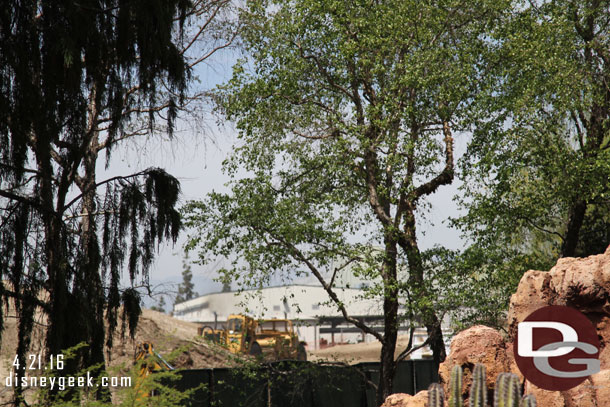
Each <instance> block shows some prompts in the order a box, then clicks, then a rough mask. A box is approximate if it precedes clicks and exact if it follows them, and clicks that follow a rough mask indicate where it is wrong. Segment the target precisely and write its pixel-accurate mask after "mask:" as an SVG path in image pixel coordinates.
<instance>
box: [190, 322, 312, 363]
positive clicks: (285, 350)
mask: <svg viewBox="0 0 610 407" xmlns="http://www.w3.org/2000/svg"><path fill="white" fill-rule="evenodd" d="M199 332H200V335H202V336H203V337H204V338H206V339H208V340H211V341H213V342H217V343H220V344H221V345H223V346H225V347H226V348H227V349H228V350H229V351H230V352H232V353H235V354H247V355H252V356H263V357H265V358H266V359H272V360H281V359H296V360H307V352H306V351H305V343H304V342H300V341H299V337H298V335H297V334H296V332H295V330H294V326H293V325H292V321H290V320H288V319H262V320H255V319H254V318H251V317H249V316H246V315H229V318H227V323H226V325H225V328H224V329H223V330H214V329H212V328H211V327H209V326H204V327H202V328H200V330H199Z"/></svg>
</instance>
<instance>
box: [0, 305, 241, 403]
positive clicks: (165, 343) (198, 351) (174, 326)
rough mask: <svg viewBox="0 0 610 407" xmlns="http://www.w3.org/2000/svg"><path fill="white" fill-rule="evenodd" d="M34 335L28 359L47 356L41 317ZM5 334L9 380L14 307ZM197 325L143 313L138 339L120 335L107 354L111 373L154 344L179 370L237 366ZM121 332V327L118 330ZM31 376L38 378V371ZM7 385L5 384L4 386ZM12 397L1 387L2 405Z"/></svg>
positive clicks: (2, 352) (1, 351) (3, 368)
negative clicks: (141, 348)
mask: <svg viewBox="0 0 610 407" xmlns="http://www.w3.org/2000/svg"><path fill="white" fill-rule="evenodd" d="M36 320H37V322H36V324H35V328H34V330H33V332H32V335H31V338H32V345H31V347H30V350H29V351H28V352H27V353H28V355H38V354H42V355H44V351H43V349H44V325H45V324H44V320H43V317H42V316H41V315H38V316H37V318H36ZM4 327H5V329H4V332H3V333H2V346H1V348H0V358H1V360H2V363H0V377H2V378H6V377H7V376H8V375H9V373H10V372H11V371H12V363H13V360H14V358H15V351H16V349H17V319H16V318H15V315H14V308H13V307H11V309H9V312H7V313H6V314H5V318H4ZM197 327H198V325H197V324H194V323H191V322H185V321H180V320H177V319H175V318H173V317H171V316H169V315H166V314H163V313H160V312H156V311H152V310H149V309H143V312H142V315H141V317H140V321H139V323H138V327H137V330H136V334H135V338H133V339H131V338H128V337H127V336H125V337H122V338H121V335H120V332H116V333H115V334H114V338H113V347H112V349H111V350H106V361H107V364H108V367H109V369H111V370H112V369H116V368H118V369H119V370H120V371H121V372H125V371H126V370H128V369H129V368H131V366H132V365H133V356H134V351H135V347H136V344H137V343H139V342H145V341H146V342H152V343H153V344H154V349H155V351H156V352H157V353H159V354H160V355H162V356H163V358H164V359H166V360H167V361H168V362H169V363H170V364H171V365H172V366H174V367H175V368H183V369H205V368H217V367H227V366H232V365H234V361H235V356H234V355H231V354H230V353H228V352H227V351H226V350H224V349H222V348H220V347H219V346H216V345H212V344H208V343H206V342H205V341H204V340H203V339H202V338H200V337H198V336H197ZM117 331H120V327H119V328H118V329H117ZM29 374H30V375H38V374H37V373H36V371H32V372H29ZM2 384H3V383H2ZM11 397H12V388H10V387H6V386H4V385H2V386H0V403H1V402H8V401H9V400H10V399H11Z"/></svg>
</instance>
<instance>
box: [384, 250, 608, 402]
mask: <svg viewBox="0 0 610 407" xmlns="http://www.w3.org/2000/svg"><path fill="white" fill-rule="evenodd" d="M547 305H565V306H569V307H572V308H575V309H577V310H579V311H580V312H582V313H583V314H585V315H586V316H587V318H589V320H591V322H592V323H593V325H594V326H595V328H596V330H597V334H598V337H599V339H600V342H601V350H600V356H599V357H600V362H601V368H602V371H601V372H599V373H597V374H595V375H593V376H591V377H590V378H588V379H587V380H585V381H584V382H583V383H581V384H580V385H579V386H577V387H575V388H573V389H570V390H568V391H563V392H558V391H546V390H543V389H540V388H537V387H536V386H535V385H533V384H532V383H530V382H528V381H526V382H525V393H527V394H533V395H535V396H536V400H537V402H538V405H539V406H541V407H606V406H609V407H610V247H609V248H608V250H606V252H605V253H604V254H600V255H597V256H590V257H587V258H583V259H577V258H564V259H560V260H559V261H558V262H557V264H556V265H555V267H553V268H552V269H551V270H550V271H548V272H544V271H536V270H531V271H528V272H527V273H525V274H524V275H523V277H522V278H521V281H520V282H519V287H518V288H517V292H516V293H515V294H514V295H513V296H512V297H511V300H510V307H509V311H508V332H509V338H508V341H505V340H504V338H503V337H502V335H501V334H500V333H499V332H498V331H496V330H495V329H492V328H488V327H485V326H481V325H478V326H474V327H471V328H469V329H467V330H465V331H462V332H460V333H459V334H458V335H456V336H455V338H453V341H452V342H451V351H450V353H449V356H448V357H447V360H446V361H445V362H444V363H442V364H441V366H440V368H439V376H440V381H441V383H442V384H443V386H444V387H445V394H448V386H449V381H450V375H451V369H452V368H453V366H454V365H460V366H461V367H462V369H463V371H464V389H463V397H464V398H466V397H467V395H468V392H469V390H470V385H471V383H472V369H473V367H474V365H475V364H477V363H481V364H483V365H485V366H486V368H487V387H488V389H490V394H489V396H491V395H492V394H491V393H492V389H493V387H494V386H495V380H496V377H497V375H498V373H500V372H512V373H515V374H517V375H519V376H520V378H521V379H523V376H522V375H521V373H520V372H519V369H518V368H517V366H516V364H515V361H514V355H513V346H512V343H511V342H512V341H513V340H514V338H515V336H516V330H517V324H518V323H519V322H520V321H522V320H523V319H525V318H526V317H527V316H528V315H529V314H531V313H532V312H534V311H535V310H537V309H539V308H542V307H544V306H547ZM406 396H407V397H408V398H403V399H401V400H407V401H405V403H408V402H410V401H411V400H413V399H415V397H413V396H408V395H406ZM389 400H390V398H388V400H386V404H384V406H387V407H389V406H396V407H402V406H409V407H411V406H415V405H417V406H419V404H413V405H412V404H387V403H388V401H389ZM490 400H493V399H491V398H490ZM423 405H425V404H422V406H423Z"/></svg>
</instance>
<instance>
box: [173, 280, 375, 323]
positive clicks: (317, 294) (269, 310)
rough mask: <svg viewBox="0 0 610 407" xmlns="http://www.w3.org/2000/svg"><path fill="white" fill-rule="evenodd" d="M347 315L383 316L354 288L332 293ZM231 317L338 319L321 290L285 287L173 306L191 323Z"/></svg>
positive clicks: (216, 295)
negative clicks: (245, 315) (232, 315)
mask: <svg viewBox="0 0 610 407" xmlns="http://www.w3.org/2000/svg"><path fill="white" fill-rule="evenodd" d="M334 291H335V293H336V294H337V297H338V298H339V300H340V301H341V302H342V303H343V304H344V305H345V307H346V308H347V311H348V313H349V314H350V315H382V314H383V310H382V309H381V304H380V302H379V301H376V300H374V299H368V298H365V297H364V294H365V292H364V291H363V290H360V289H354V288H336V289H334ZM230 314H247V315H250V316H252V317H254V318H289V319H302V320H313V319H317V318H319V317H325V316H326V317H331V316H337V315H340V311H339V310H338V308H337V306H336V305H334V304H331V303H330V301H329V296H328V294H327V292H326V291H325V290H324V288H323V287H321V286H314V285H286V286H277V287H266V288H261V289H260V290H244V291H238V292H224V293H214V294H207V295H203V296H201V297H198V298H194V299H192V300H189V301H185V302H182V303H180V304H176V305H174V316H175V317H176V318H179V319H183V320H186V321H192V322H211V321H215V320H218V321H224V320H226V318H227V316H229V315H230Z"/></svg>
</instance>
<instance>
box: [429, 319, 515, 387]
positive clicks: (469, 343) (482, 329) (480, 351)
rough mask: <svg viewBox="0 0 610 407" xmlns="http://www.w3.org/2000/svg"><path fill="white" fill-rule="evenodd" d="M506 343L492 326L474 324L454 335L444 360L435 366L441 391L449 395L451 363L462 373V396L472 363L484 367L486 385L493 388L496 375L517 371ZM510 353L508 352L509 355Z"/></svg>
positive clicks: (470, 378)
mask: <svg viewBox="0 0 610 407" xmlns="http://www.w3.org/2000/svg"><path fill="white" fill-rule="evenodd" d="M507 351H508V349H507V344H506V342H505V341H504V339H503V338H502V335H500V333H499V332H498V331H496V330H495V329H493V328H489V327H486V326H483V325H476V326H473V327H471V328H468V329H466V330H465V331H462V332H460V333H459V334H457V335H456V336H455V337H454V338H453V340H452V341H451V350H450V352H449V356H448V357H447V359H446V360H445V362H443V363H441V365H440V367H439V376H440V382H441V384H442V385H443V387H444V390H445V394H449V382H450V378H451V369H452V368H453V366H455V365H459V366H461V367H462V370H463V372H464V388H463V393H462V394H463V396H464V397H467V396H468V392H469V389H470V385H471V383H472V369H473V368H474V365H475V364H478V363H480V364H483V365H485V367H486V369H487V388H488V389H490V390H491V389H493V388H494V386H495V380H496V377H497V376H498V374H500V373H502V372H514V373H518V369H517V367H516V365H515V364H514V361H513V360H512V357H510V356H509V354H508V352H507ZM511 356H512V355H511Z"/></svg>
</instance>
